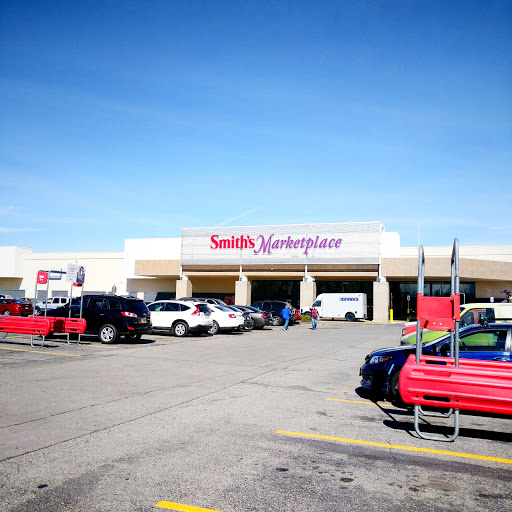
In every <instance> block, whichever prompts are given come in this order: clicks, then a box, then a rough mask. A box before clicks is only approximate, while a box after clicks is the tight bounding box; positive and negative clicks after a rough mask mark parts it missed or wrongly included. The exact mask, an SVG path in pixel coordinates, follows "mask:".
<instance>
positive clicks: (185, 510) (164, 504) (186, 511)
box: [155, 501, 219, 512]
mask: <svg viewBox="0 0 512 512" xmlns="http://www.w3.org/2000/svg"><path fill="white" fill-rule="evenodd" d="M155 507H159V508H167V509H169V510H179V511H180V512H219V510H212V509H211V508H200V507H191V506H190V505H182V504H181V503H173V502H172V501H161V502H160V503H157V504H156V505H155Z"/></svg>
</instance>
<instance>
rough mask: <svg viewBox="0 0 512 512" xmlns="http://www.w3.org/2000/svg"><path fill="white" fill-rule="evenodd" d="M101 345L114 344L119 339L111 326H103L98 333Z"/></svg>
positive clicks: (115, 330)
mask: <svg viewBox="0 0 512 512" xmlns="http://www.w3.org/2000/svg"><path fill="white" fill-rule="evenodd" d="M98 336H99V338H100V341H101V343H115V341H116V340H117V338H118V337H119V333H118V331H117V329H116V328H115V327H114V326H113V325H112V324H105V325H104V326H102V327H101V328H100V330H99V332H98Z"/></svg>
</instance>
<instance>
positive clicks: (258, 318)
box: [3, 294, 297, 343]
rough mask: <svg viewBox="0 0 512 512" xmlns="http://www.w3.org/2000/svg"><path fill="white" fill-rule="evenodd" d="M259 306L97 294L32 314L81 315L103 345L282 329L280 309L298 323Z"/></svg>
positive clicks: (271, 305) (276, 306)
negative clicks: (154, 336)
mask: <svg viewBox="0 0 512 512" xmlns="http://www.w3.org/2000/svg"><path fill="white" fill-rule="evenodd" d="M58 299H66V298H65V297H58ZM3 300H10V299H3ZM82 301H83V302H82ZM53 304H54V303H53V302H52V305H53ZM261 305H262V307H263V308H264V310H261V309H258V308H257V307H254V306H236V305H235V306H230V305H227V304H225V303H224V302H223V301H221V300H220V299H211V298H201V297H199V298H198V297H185V298H182V299H179V300H159V301H155V302H151V303H149V304H145V303H144V302H143V301H142V300H140V299H137V298H133V297H120V296H118V295H109V294H104V295H103V294H99V295H84V296H83V297H82V298H78V297H77V298H74V299H73V300H72V301H71V303H70V302H69V300H67V301H66V302H64V303H63V304H61V305H58V304H56V306H55V307H52V308H50V307H49V306H50V303H49V302H47V303H45V304H44V306H45V307H44V308H39V310H38V311H37V313H36V314H38V315H44V314H46V315H47V316H52V317H69V316H70V317H72V318H78V317H80V315H81V316H82V317H83V318H84V319H85V320H86V322H87V329H86V331H85V334H95V335H97V336H98V337H99V339H100V341H101V342H102V343H114V342H115V341H116V340H118V339H119V337H120V336H124V338H125V339H127V340H133V341H136V340H139V339H140V338H141V336H142V335H143V334H150V333H151V332H156V333H158V332H160V333H167V334H172V335H174V336H177V337H184V336H187V335H188V334H192V335H201V334H204V333H209V334H217V333H219V332H232V331H240V330H246V331H249V330H252V329H263V327H265V325H281V323H282V322H283V319H282V315H281V310H282V308H283V307H287V308H289V309H290V310H291V311H292V319H291V322H294V321H296V320H297V314H296V311H295V309H294V308H292V306H291V305H289V304H288V303H285V302H280V301H262V303H261ZM27 306H28V307H30V313H29V314H32V306H31V305H29V304H27ZM280 308H281V309H280ZM50 335H51V334H50Z"/></svg>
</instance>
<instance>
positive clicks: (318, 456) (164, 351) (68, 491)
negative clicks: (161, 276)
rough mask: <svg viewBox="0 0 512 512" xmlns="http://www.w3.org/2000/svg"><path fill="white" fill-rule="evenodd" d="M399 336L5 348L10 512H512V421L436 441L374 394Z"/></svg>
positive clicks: (483, 423)
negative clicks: (373, 356) (376, 363)
mask: <svg viewBox="0 0 512 512" xmlns="http://www.w3.org/2000/svg"><path fill="white" fill-rule="evenodd" d="M400 330H401V325H400V324H389V325H374V324H372V323H369V322H365V323H363V322H357V323H347V322H345V321H339V322H328V321H321V322H320V323H319V328H318V329H317V330H316V331H312V330H311V329H310V328H309V325H308V324H302V323H300V324H298V325H295V326H293V327H291V328H290V330H289V331H287V332H284V331H283V330H282V329H280V328H266V329H265V330H264V331H253V332H249V333H234V334H221V335H216V336H201V337H194V336H188V337H187V338H185V339H178V338H174V337H168V336H160V335H151V336H145V337H144V338H143V339H142V340H141V342H139V343H124V342H123V340H121V342H120V343H118V344H115V345H101V344H100V343H99V342H98V340H97V339H95V338H94V337H85V338H84V339H83V340H82V343H81V344H80V345H77V344H76V343H72V344H68V343H67V342H66V340H65V339H64V338H56V339H52V340H48V341H47V342H46V343H45V347H34V348H33V347H31V346H30V339H29V337H26V336H23V335H10V336H7V337H6V338H5V339H0V385H1V389H2V393H1V398H0V411H1V415H0V503H1V507H0V508H1V509H2V510H4V511H6V512H7V511H9V512H21V511H23V512H27V511H30V512H32V511H37V512H39V511H41V512H46V511H48V512H49V511H51V512H69V511H77V512H106V511H108V512H117V511H123V512H124V511H127V512H150V511H151V512H155V511H161V510H181V511H186V512H201V511H207V510H210V511H212V510H213V511H218V512H234V511H238V512H249V511H257V512H268V511H270V512H273V511H276V512H302V511H315V512H322V511H326V512H327V511H329V512H331V511H359V510H365V511H367V512H373V511H375V512H376V511H379V512H380V511H382V510H389V511H395V510H396V511H398V510H400V511H402V510H408V511H448V510H450V511H452V510H465V511H477V510H478V511H481V510H486V511H500V512H503V511H507V510H512V507H511V503H512V422H511V421H510V419H509V418H506V417H492V416H488V415H470V414H461V419H460V423H461V430H460V435H459V438H458V439H457V440H456V441H455V442H453V443H441V442H434V441H425V440H422V439H419V438H418V437H417V435H416V434H415V432H414V427H413V417H412V414H411V412H410V411H409V410H406V409H400V408H396V407H392V406H391V404H389V403H387V402H378V403H374V402H372V401H371V400H369V399H367V398H366V397H365V395H364V394H363V393H362V392H361V389H360V387H359V381H360V377H359V375H358V374H359V367H360V365H361V364H362V362H363V361H364V356H365V355H366V354H367V353H369V352H370V351H371V350H374V349H377V348H382V347H386V346H397V345H398V344H399V340H400ZM429 423H432V424H435V425H448V426H447V427H444V426H441V427H434V426H432V427H430V426H429V425H428V424H425V425H424V426H425V429H427V430H429V429H431V430H435V431H436V432H441V433H443V432H446V433H448V432H449V421H448V422H447V420H439V419H435V420H429ZM507 461H508V462H507Z"/></svg>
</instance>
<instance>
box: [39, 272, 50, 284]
mask: <svg viewBox="0 0 512 512" xmlns="http://www.w3.org/2000/svg"><path fill="white" fill-rule="evenodd" d="M47 282H48V272H38V273H37V284H46V283H47Z"/></svg>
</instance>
